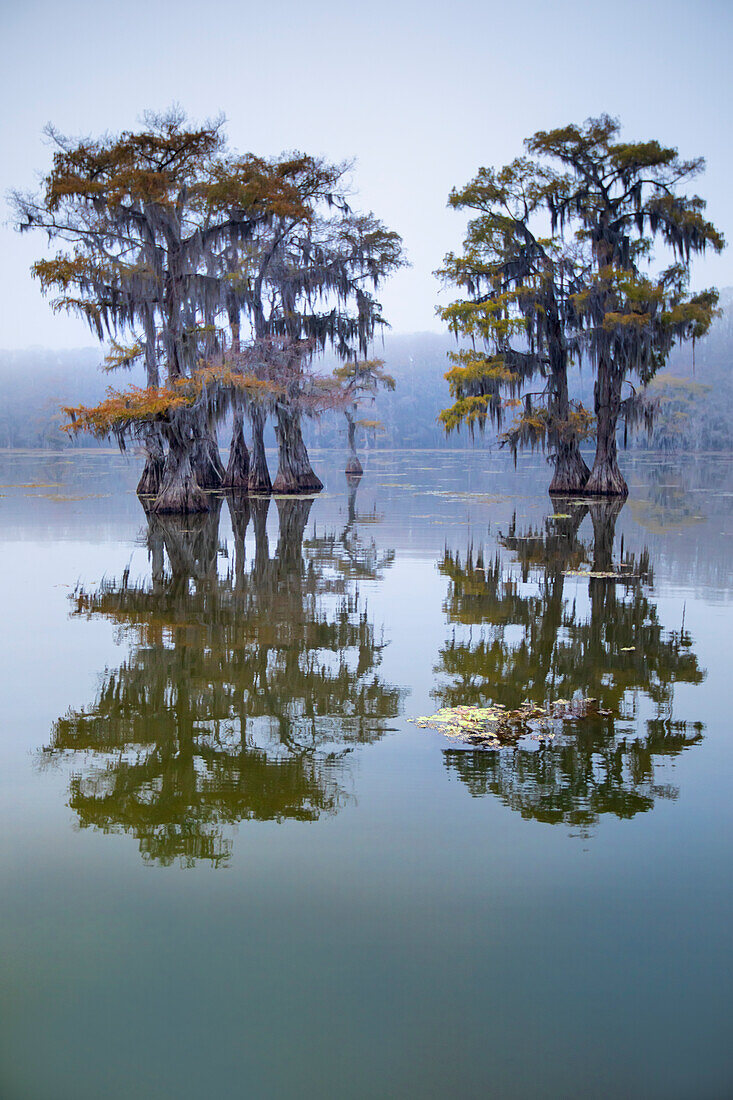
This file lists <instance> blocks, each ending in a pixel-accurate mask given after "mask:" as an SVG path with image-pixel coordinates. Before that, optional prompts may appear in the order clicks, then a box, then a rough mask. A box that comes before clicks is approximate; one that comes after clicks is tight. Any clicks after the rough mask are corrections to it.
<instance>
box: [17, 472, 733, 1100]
mask: <svg viewBox="0 0 733 1100" xmlns="http://www.w3.org/2000/svg"><path fill="white" fill-rule="evenodd" d="M339 458H340V456H333V455H322V456H320V459H319V467H322V468H323V469H324V470H325V471H326V474H327V477H326V479H325V480H326V491H325V492H324V494H322V495H321V496H320V497H319V498H317V499H316V500H315V501H313V502H312V503H310V502H303V501H296V500H285V501H279V502H275V501H272V502H267V501H256V500H253V501H249V502H247V501H245V502H242V501H239V502H237V501H232V500H223V501H222V502H221V504H220V505H218V506H217V508H215V509H214V511H213V512H212V514H211V515H210V516H208V517H206V518H201V517H199V518H196V519H192V520H187V521H185V522H180V521H176V520H163V521H160V520H154V519H152V518H147V517H146V515H145V513H144V511H143V509H142V508H141V506H140V504H139V502H138V500H137V498H136V497H135V496H134V493H133V491H132V490H133V487H134V482H135V474H136V471H135V469H134V468H133V467H132V466H129V465H127V464H126V463H125V462H124V461H123V460H122V459H120V458H119V457H118V456H116V455H111V454H109V455H106V454H95V453H89V454H79V453H75V454H72V455H69V454H65V455H61V456H53V455H49V456H42V455H31V454H28V455H7V456H6V455H4V456H2V458H0V483H2V484H1V487H0V494H2V495H1V496H0V515H1V516H2V524H1V525H0V547H1V552H2V560H3V565H4V568H3V571H2V581H1V582H0V583H2V601H3V611H4V619H5V630H4V631H3V633H2V639H1V640H0V650H1V652H0V662H1V663H0V668H1V669H2V681H3V716H4V731H3V738H2V742H1V744H2V750H1V751H2V768H0V786H1V790H2V794H1V797H0V874H2V882H3V889H2V892H1V894H0V897H1V899H2V900H1V901H0V957H2V959H3V963H2V967H3V980H2V983H0V987H1V988H2V994H1V995H0V996H1V1000H2V1008H3V1024H4V1026H3V1028H2V1029H1V1030H0V1084H1V1085H2V1095H3V1096H9V1097H11V1098H15V1097H40V1096H59V1097H67V1096H68V1097H74V1098H77V1097H82V1098H84V1097H90V1098H91V1097H95V1098H96V1097H98V1096H100V1095H104V1096H106V1097H127V1096H130V1095H144V1096H146V1097H148V1096H149V1097H152V1098H157V1097H161V1098H162V1097H188V1096H192V1097H193V1096H199V1095H215V1096H218V1095H228V1094H230V1093H233V1094H235V1095H239V1094H242V1095H247V1096H304V1095H305V1096H330V1095H339V1096H340V1095H348V1096H357V1097H361V1096H364V1097H367V1096H373V1095H375V1094H386V1095H394V1096H414V1095H418V1094H419V1095H428V1096H444V1095H447V1094H449V1093H453V1092H456V1093H459V1094H464V1095H470V1096H474V1095H475V1096H479V1095H481V1096H483V1095H492V1094H495V1095H501V1096H510V1095H512V1096H538V1095H547V1096H559V1095H563V1096H581V1095H583V1096H586V1095H589V1094H590V1095H599V1096H616V1095H625V1096H640V1097H641V1096H644V1097H650V1096H660V1097H661V1096H665V1097H666V1096H670V1095H679V1096H691V1095H694V1096H703V1097H705V1096H711V1097H712V1096H720V1095H725V1094H726V1092H727V1091H728V1087H729V1085H730V1083H731V1079H732V1077H733V1066H732V1065H731V1059H730V1053H729V1045H728V1042H727V1036H726V1020H727V1018H728V1016H729V1008H730V1005H729V988H730V977H731V974H730V971H731V965H730V964H731V949H730V942H729V941H730V937H729V933H728V930H729V927H730V919H731V916H732V915H733V913H732V910H733V884H732V883H731V876H730V873H729V868H730V865H731V840H730V837H731V835H733V833H732V832H731V817H733V811H732V810H731V801H730V798H729V790H730V780H731V773H732V772H733V766H732V765H733V752H732V745H731V739H730V732H729V717H728V711H729V696H730V688H729V679H730V656H729V638H730V629H731V590H732V588H733V562H732V559H731V556H730V553H729V549H728V548H729V545H730V537H731V534H732V533H733V518H732V517H733V464H731V463H730V461H729V460H727V459H704V460H703V459H697V460H684V461H677V460H661V459H656V458H653V457H650V456H648V455H645V456H643V457H641V458H637V459H635V460H633V461H632V460H631V459H629V460H628V472H629V481H630V485H631V496H630V499H629V501H628V502H627V503H626V504H625V505H624V506H623V507H621V508H614V507H608V506H606V505H603V504H592V505H590V506H588V505H587V504H580V503H578V502H573V501H555V502H550V500H549V498H548V497H547V496H546V495H545V494H544V492H543V486H544V484H545V483H546V481H547V479H548V478H547V470H546V468H545V467H544V464H543V463H542V461H541V460H540V459H534V460H530V461H529V462H527V463H525V464H524V465H522V466H521V467H520V469H519V470H518V471H514V470H513V469H511V468H510V467H509V466H508V465H507V464H506V463H505V462H504V459H503V457H501V456H499V457H497V456H496V455H494V454H488V453H482V452H480V451H477V452H475V453H470V454H463V453H450V452H440V453H437V452H436V453H432V452H420V453H417V452H415V453H401V454H387V453H377V454H373V455H370V456H369V463H368V468H367V472H366V474H365V476H364V478H363V479H362V480H361V482H360V483H359V484H358V485H355V484H352V485H351V486H349V485H347V483H346V479H345V478H344V476H343V474H342V473H341V472H340V461H339ZM538 486H539V488H538ZM589 571H590V572H594V573H596V574H598V573H609V572H615V573H619V572H621V573H623V574H624V575H625V576H626V579H625V580H623V579H619V578H610V577H603V576H596V577H590V578H589V577H587V576H584V575H583V574H584V573H586V572H589ZM574 692H581V693H583V694H585V695H592V696H593V697H594V698H597V699H599V701H600V703H601V705H602V709H604V710H607V711H609V712H610V713H609V714H608V715H605V716H601V717H596V718H593V719H591V720H586V721H584V722H578V723H575V724H572V723H571V724H569V725H567V726H564V727H563V729H562V730H561V731H560V732H559V733H558V734H557V736H556V737H555V739H554V740H553V741H551V742H548V743H547V744H540V743H538V742H537V741H536V740H533V738H532V737H530V736H527V737H525V738H520V739H519V741H518V742H517V743H515V744H511V745H506V746H505V747H504V748H502V749H500V750H498V751H487V750H485V749H481V748H476V747H473V746H470V745H466V744H462V743H456V742H452V741H450V742H449V741H447V740H446V739H444V738H443V737H442V736H441V735H440V734H439V733H437V732H435V731H433V730H424V729H419V728H416V727H415V726H414V725H413V724H412V723H411V722H410V721H409V719H410V718H414V717H415V716H417V715H424V714H430V713H432V712H433V711H435V710H436V709H437V708H438V707H439V706H444V705H451V706H452V705H458V704H461V703H470V704H474V705H480V706H488V705H492V704H496V703H503V704H504V705H506V706H508V707H514V706H518V705H519V704H520V703H521V702H523V701H524V700H531V701H533V702H536V703H540V704H541V703H542V702H543V701H546V700H547V699H551V698H568V697H569V696H571V695H572V694H573V693H574Z"/></svg>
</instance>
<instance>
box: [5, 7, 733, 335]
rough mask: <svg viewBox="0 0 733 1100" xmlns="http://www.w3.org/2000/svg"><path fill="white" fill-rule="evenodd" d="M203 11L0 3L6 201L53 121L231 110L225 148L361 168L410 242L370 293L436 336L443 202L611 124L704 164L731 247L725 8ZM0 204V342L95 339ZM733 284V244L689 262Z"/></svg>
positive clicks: (358, 178)
mask: <svg viewBox="0 0 733 1100" xmlns="http://www.w3.org/2000/svg"><path fill="white" fill-rule="evenodd" d="M205 16H206V22H205V23H202V22H201V8H200V7H199V6H198V5H194V4H193V3H192V2H191V0H182V2H181V3H178V4H176V5H175V7H174V6H173V5H169V4H158V5H151V4H149V3H147V4H143V3H142V0H131V2H130V3H129V4H127V5H126V7H125V9H124V15H123V14H122V13H121V9H119V8H117V7H114V8H113V7H105V8H102V9H100V10H95V12H94V15H93V19H92V17H90V15H89V9H88V7H87V6H86V5H82V4H81V3H80V2H79V0H70V2H69V3H67V4H66V5H65V6H63V7H61V6H60V5H55V4H51V3H50V2H48V0H30V2H29V3H27V4H26V5H25V6H24V7H23V8H22V9H21V8H20V7H16V8H13V9H10V8H6V10H5V11H4V13H3V15H2V17H1V23H0V26H1V27H2V30H3V35H4V40H5V42H6V46H7V50H6V64H5V66H4V69H3V71H2V74H1V75H0V81H2V83H3V84H4V94H5V101H6V103H12V104H13V110H12V113H11V112H8V113H6V115H5V117H4V119H3V123H2V126H3V149H4V154H5V155H4V158H3V164H2V168H0V184H1V185H2V192H3V194H4V193H6V192H7V191H8V190H9V189H11V188H21V189H27V188H30V187H33V186H34V185H35V182H36V180H37V178H38V176H39V174H41V173H43V172H44V171H45V170H46V169H47V167H48V166H49V163H50V149H49V148H48V147H47V146H46V145H44V139H43V136H42V129H43V126H44V125H45V124H46V123H47V122H49V121H50V122H53V124H54V125H55V126H56V127H57V128H58V129H59V130H61V131H62V132H64V133H69V134H74V135H76V134H92V135H97V134H99V133H102V132H104V131H107V130H108V131H111V132H115V131H118V130H122V129H130V128H133V127H134V126H135V124H136V122H137V120H138V119H139V117H140V116H141V114H142V113H143V111H145V110H147V109H154V110H163V109H165V108H166V107H168V106H170V105H171V104H172V103H174V102H177V103H179V104H180V105H181V107H183V109H184V110H185V111H186V112H187V113H188V114H189V115H190V116H191V117H192V118H194V119H201V118H205V117H211V116H215V115H217V114H219V113H220V112H224V114H225V115H226V116H227V120H228V121H227V126H226V130H227V134H228V137H229V142H230V145H231V146H232V147H233V148H235V149H239V150H243V151H244V150H252V151H254V152H257V153H261V154H264V155H271V154H276V153H279V152H281V151H282V150H284V149H296V148H297V149H301V150H303V151H306V152H309V153H314V154H322V155H324V156H326V157H328V158H329V159H333V160H342V159H351V158H355V159H356V165H355V169H354V173H353V181H354V187H355V190H356V192H357V198H356V200H355V201H356V204H357V205H358V206H360V207H361V208H371V209H373V210H374V212H375V213H376V214H377V216H378V217H380V218H381V219H383V220H384V221H385V222H386V224H387V225H388V226H389V227H390V228H393V229H396V230H397V231H398V232H400V233H401V234H402V236H403V237H404V241H405V246H406V250H407V254H408V258H409V260H410V262H411V264H412V266H411V267H410V268H408V269H406V270H405V271H402V272H400V273H399V274H398V275H397V276H396V277H394V278H393V279H391V280H390V282H389V284H388V285H387V286H386V287H385V289H384V290H383V292H382V294H381V300H382V302H383V305H384V311H385V315H386V317H387V319H388V320H389V321H390V323H391V325H392V330H393V331H394V332H396V333H407V332H423V331H431V332H437V331H441V323H440V321H439V320H438V319H437V318H436V316H435V306H436V303H437V302H438V301H440V300H441V295H440V288H439V284H438V283H437V281H436V279H435V278H434V276H433V274H432V273H433V271H434V270H435V268H436V267H438V266H439V264H440V262H441V260H442V258H443V255H444V254H445V252H446V251H448V250H449V249H451V248H456V247H458V245H459V243H460V240H461V237H462V232H463V226H464V224H465V218H463V217H462V216H461V215H459V214H456V213H454V212H452V211H450V210H447V209H446V199H447V196H448V193H449V191H450V189H451V187H453V186H458V185H460V184H462V183H465V182H466V181H467V180H468V179H469V178H470V177H471V176H472V175H473V174H474V173H475V172H476V170H477V168H478V167H479V166H480V165H482V164H495V165H498V164H503V163H505V162H507V161H509V160H511V159H512V158H513V157H515V156H517V155H518V154H520V153H521V152H522V141H523V139H524V138H525V137H527V136H528V135H529V134H531V133H533V132H534V131H536V130H538V129H543V128H550V127H554V126H559V125H562V124H564V123H567V122H571V121H582V120H583V119H585V118H586V117H588V116H590V115H598V114H601V113H603V112H606V113H610V114H613V115H616V116H618V117H619V118H620V119H621V121H622V123H623V125H624V134H625V135H626V136H628V137H629V138H630V139H642V138H650V137H654V138H658V139H659V140H660V141H662V142H664V143H667V144H671V145H675V146H677V147H678V148H679V149H680V152H681V154H682V155H684V156H697V155H701V156H704V157H705V158H706V160H707V171H706V172H705V174H704V175H703V176H701V177H700V179H699V180H698V181H696V185H695V186H696V190H698V191H699V193H700V194H701V195H702V196H703V197H704V198H706V199H707V201H708V214H709V216H710V218H711V219H712V221H713V222H714V223H715V224H716V225H717V226H718V227H719V228H720V229H721V230H722V231H723V233H724V234H725V235H726V237H727V239H728V240H733V216H732V215H731V212H730V210H729V205H730V204H729V197H728V196H729V175H730V171H731V167H732V165H731V153H730V149H729V143H728V141H727V138H726V136H725V135H726V133H727V127H726V126H724V119H725V110H726V104H729V103H730V92H731V77H730V67H729V65H728V55H729V52H730V43H731V28H732V25H733V9H731V6H730V5H729V4H727V3H724V2H721V0H704V2H702V3H698V4H695V5H693V4H691V3H688V2H686V0H670V2H665V3H661V0H652V2H651V3H649V4H647V5H645V6H644V7H640V6H638V5H636V4H635V3H632V2H631V0H621V2H620V3H618V4H617V5H616V6H615V8H614V11H613V14H612V17H611V16H610V15H609V14H608V12H607V9H601V8H600V6H599V5H592V4H591V5H588V4H583V3H580V2H578V0H559V2H557V3H555V4H554V5H552V6H550V5H546V4H542V3H540V2H539V0H530V2H528V3H525V4H524V5H522V6H521V8H517V7H516V6H513V5H507V4H505V3H497V2H496V0H489V2H487V3H479V2H478V0H458V2H457V3H454V4H452V5H451V6H450V8H448V9H446V8H445V7H444V6H443V5H438V4H437V3H434V2H430V0H428V2H426V3H422V4H419V5H418V4H417V3H408V2H399V0H398V2H397V3H386V2H385V0H376V3H374V4H372V5H371V6H370V7H368V8H367V7H358V8H356V7H353V8H347V7H344V6H342V5H339V4H336V3H334V2H333V0H326V2H323V3H319V4H318V5H317V6H315V7H306V6H303V5H298V4H295V3H294V2H293V0H273V2H272V3H270V4H269V5H267V7H266V8H265V7H264V6H259V5H253V4H247V3H246V4H244V5H241V4H239V5H238V4H235V3H234V2H233V0H212V3H210V4H209V5H207V6H206V8H205ZM629 28H632V29H633V37H631V36H630V34H629ZM5 209H6V213H5V216H4V224H3V225H2V228H1V229H0V232H1V233H2V248H3V254H4V258H5V262H4V264H3V266H2V272H1V273H0V289H1V290H2V294H3V301H4V304H5V310H4V316H3V334H2V337H1V338H0V344H1V345H2V346H4V347H6V348H13V347H17V348H20V347H29V346H46V347H55V348H70V347H83V346H89V345H90V344H94V343H95V340H94V337H93V336H92V335H91V333H90V332H89V330H88V329H87V328H86V326H85V325H84V324H83V323H82V322H81V321H80V320H78V319H76V318H72V317H67V316H65V315H54V314H53V312H52V310H51V307H50V305H49V303H48V302H47V301H45V300H44V299H43V297H42V295H41V293H40V289H39V287H38V285H37V284H36V283H34V282H33V280H32V279H31V277H30V274H29V268H30V265H31V264H32V263H33V261H34V260H36V259H38V258H39V257H40V256H41V255H43V254H44V252H45V250H46V242H45V240H44V238H43V237H41V236H40V235H38V234H29V235H26V236H24V237H20V236H19V235H18V234H17V233H16V232H15V231H14V230H13V228H12V225H11V224H10V212H9V210H8V209H7V207H6V208H5ZM731 284H733V250H732V249H730V248H729V249H727V250H726V251H725V252H724V253H723V254H722V255H721V256H709V257H706V258H705V259H703V260H701V261H697V262H695V263H694V264H693V286H694V287H695V288H699V287H702V286H706V285H716V286H718V287H719V288H722V287H725V286H729V285H731ZM442 300H443V301H447V300H448V299H447V296H446V294H445V293H444V294H443V295H442Z"/></svg>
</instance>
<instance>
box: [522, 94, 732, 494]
mask: <svg viewBox="0 0 733 1100" xmlns="http://www.w3.org/2000/svg"><path fill="white" fill-rule="evenodd" d="M619 134H620V125H619V122H618V120H617V119H613V118H610V117H609V116H607V115H603V116H601V117H600V118H596V119H594V118H591V119H588V120H587V121H586V122H585V123H584V124H583V125H582V126H577V125H570V126H565V127H562V128H560V129H556V130H549V131H540V132H538V133H536V134H535V135H534V136H533V137H532V138H530V139H529V141H528V142H527V143H526V144H527V150H528V152H529V153H530V154H531V155H532V156H533V157H535V158H538V160H539V162H540V163H542V164H543V165H544V164H548V163H549V164H550V165H559V166H560V171H559V172H558V174H557V176H556V177H555V185H554V187H553V188H552V189H551V190H550V191H548V192H547V194H546V195H545V196H544V202H545V205H546V207H547V209H548V211H549V213H550V216H551V223H552V230H553V232H554V233H555V234H556V235H558V236H561V237H567V236H572V237H573V238H574V239H575V240H576V241H577V242H578V243H579V244H580V245H581V246H582V247H583V248H584V250H585V253H586V274H585V277H584V283H585V285H584V287H583V288H582V289H579V290H578V292H577V293H576V294H575V296H574V304H575V307H576V310H577V315H578V326H579V329H580V330H581V331H582V333H583V339H582V343H583V348H584V351H585V353H586V355H587V356H588V358H589V359H590V362H591V363H592V365H593V368H594V371H595V374H596V381H595V392H594V400H595V415H596V422H597V423H596V455H595V461H594V465H593V469H592V471H591V475H590V477H589V479H588V482H587V483H586V486H585V492H586V493H589V494H597V495H618V496H625V495H626V493H627V491H628V490H627V487H626V482H625V481H624V478H623V476H622V474H621V471H620V470H619V467H618V460H617V451H616V428H617V424H618V421H619V417H620V416H621V415H623V413H624V411H625V410H624V402H625V400H626V398H625V394H624V390H623V386H624V383H625V382H626V381H627V380H628V379H629V377H630V376H631V377H636V378H638V379H639V380H640V381H641V382H642V383H646V382H648V381H649V380H650V379H651V378H652V377H653V375H654V374H655V373H656V371H657V370H659V368H660V367H661V366H663V365H664V363H665V362H666V360H667V357H668V355H669V353H670V351H671V349H672V347H673V346H674V344H675V343H682V342H684V341H687V340H695V339H697V338H699V337H700V336H702V335H704V334H705V332H707V330H708V328H709V327H710V323H711V321H712V319H713V317H714V316H715V312H716V305H717V300H718V295H717V291H715V290H705V291H702V292H700V293H691V292H690V290H689V280H690V265H691V261H692V259H693V257H694V256H696V255H699V254H701V253H704V252H705V251H706V249H708V248H712V249H713V250H714V251H716V252H719V251H720V250H721V249H722V248H723V247H724V243H725V242H724V240H723V237H722V235H721V234H720V233H719V232H718V230H717V229H716V228H715V226H714V225H713V224H712V222H710V221H708V220H707V218H706V217H705V202H704V200H703V199H702V198H700V196H698V195H695V194H692V195H690V194H685V193H683V191H682V188H684V187H686V186H687V185H688V184H689V183H690V182H691V181H692V180H693V179H694V178H695V177H696V176H697V175H698V174H699V173H700V172H701V171H702V170H703V168H704V166H705V162H704V161H703V159H702V158H700V157H698V158H696V159H693V160H683V159H681V158H680V156H679V154H678V152H677V150H676V149H674V148H672V147H669V146H663V145H661V144H660V143H659V142H658V141H655V140H652V141H642V142H626V141H622V140H621V139H620V136H619ZM657 246H661V247H662V248H666V249H667V251H668V252H669V253H670V254H671V259H672V261H673V262H672V263H671V265H670V266H669V267H667V268H666V269H665V270H663V271H662V272H661V273H657V272H656V271H654V270H653V269H652V268H651V267H650V262H649V261H650V256H651V253H652V249H653V248H654V247H657ZM634 406H635V403H634V402H633V401H629V402H628V405H627V406H626V407H627V409H628V411H629V412H630V413H631V414H633V411H634Z"/></svg>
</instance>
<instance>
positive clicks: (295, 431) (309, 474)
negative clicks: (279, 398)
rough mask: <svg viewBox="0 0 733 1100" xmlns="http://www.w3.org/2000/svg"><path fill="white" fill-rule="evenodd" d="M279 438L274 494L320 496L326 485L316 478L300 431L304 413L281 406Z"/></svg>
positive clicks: (277, 424) (279, 409) (278, 422)
mask: <svg viewBox="0 0 733 1100" xmlns="http://www.w3.org/2000/svg"><path fill="white" fill-rule="evenodd" d="M275 435H276V437H277V448H278V459H279V462H278V469H277V477H276V478H275V481H274V482H273V486H272V491H273V493H320V491H321V489H322V488H323V482H322V481H321V480H320V479H319V478H317V477H316V475H315V473H314V472H313V467H312V466H311V464H310V459H309V458H308V451H307V450H306V446H305V443H304V442H303V433H302V432H301V430H300V414H299V413H297V412H296V411H294V410H293V409H290V408H287V407H286V406H282V405H281V406H278V409H277V413H276V423H275Z"/></svg>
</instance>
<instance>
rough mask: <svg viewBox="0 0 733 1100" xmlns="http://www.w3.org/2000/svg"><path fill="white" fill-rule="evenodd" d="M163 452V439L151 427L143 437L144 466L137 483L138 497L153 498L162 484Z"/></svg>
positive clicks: (155, 429)
mask: <svg viewBox="0 0 733 1100" xmlns="http://www.w3.org/2000/svg"><path fill="white" fill-rule="evenodd" d="M164 467H165V451H164V449H163V438H162V436H161V434H160V431H159V429H158V428H157V427H152V428H151V429H150V430H149V432H148V433H147V434H146V437H145V466H144V467H143V472H142V474H141V476H140V480H139V481H138V483H137V489H136V492H137V495H138V496H139V497H154V496H156V495H157V493H158V491H159V489H160V486H161V485H162V483H163V470H164Z"/></svg>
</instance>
